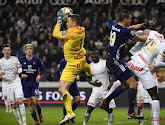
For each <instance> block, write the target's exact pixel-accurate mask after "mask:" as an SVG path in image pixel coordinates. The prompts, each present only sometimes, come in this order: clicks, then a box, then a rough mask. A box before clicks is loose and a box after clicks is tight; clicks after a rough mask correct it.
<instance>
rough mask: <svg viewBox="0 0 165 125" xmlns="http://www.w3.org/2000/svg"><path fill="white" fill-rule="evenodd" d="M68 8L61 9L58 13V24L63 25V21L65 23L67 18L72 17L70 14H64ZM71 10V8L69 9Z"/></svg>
mask: <svg viewBox="0 0 165 125" xmlns="http://www.w3.org/2000/svg"><path fill="white" fill-rule="evenodd" d="M65 8H66V7H64V8H61V9H60V10H59V11H58V12H57V24H62V21H65V20H66V18H67V17H68V16H69V15H70V14H69V13H66V14H63V11H64V9H65ZM69 9H70V8H69ZM70 10H71V12H72V13H73V11H72V9H70Z"/></svg>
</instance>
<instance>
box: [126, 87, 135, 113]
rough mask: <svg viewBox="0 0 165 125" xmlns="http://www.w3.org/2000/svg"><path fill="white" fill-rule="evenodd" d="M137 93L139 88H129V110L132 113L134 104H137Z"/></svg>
mask: <svg viewBox="0 0 165 125" xmlns="http://www.w3.org/2000/svg"><path fill="white" fill-rule="evenodd" d="M136 94H137V88H129V89H128V101H129V102H128V103H129V111H128V113H129V114H131V113H132V112H134V104H135V99H136Z"/></svg>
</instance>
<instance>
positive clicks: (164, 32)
mask: <svg viewBox="0 0 165 125" xmlns="http://www.w3.org/2000/svg"><path fill="white" fill-rule="evenodd" d="M162 34H163V36H164V38H165V28H164V29H163V30H162Z"/></svg>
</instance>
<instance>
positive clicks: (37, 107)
mask: <svg viewBox="0 0 165 125" xmlns="http://www.w3.org/2000/svg"><path fill="white" fill-rule="evenodd" d="M35 107H36V110H37V112H38V115H40V114H41V106H40V105H36V106H35Z"/></svg>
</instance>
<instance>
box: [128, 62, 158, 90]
mask: <svg viewBox="0 0 165 125" xmlns="http://www.w3.org/2000/svg"><path fill="white" fill-rule="evenodd" d="M127 65H128V68H129V69H130V70H131V71H132V72H133V73H134V74H135V75H136V76H137V77H138V78H139V81H140V82H141V83H142V85H143V87H144V88H145V89H150V88H153V87H155V86H156V80H155V78H154V77H153V75H152V74H151V72H150V70H149V68H146V67H144V66H143V65H141V64H140V63H138V62H136V61H134V60H131V61H129V62H128V64H127ZM140 69H141V70H140Z"/></svg>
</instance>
